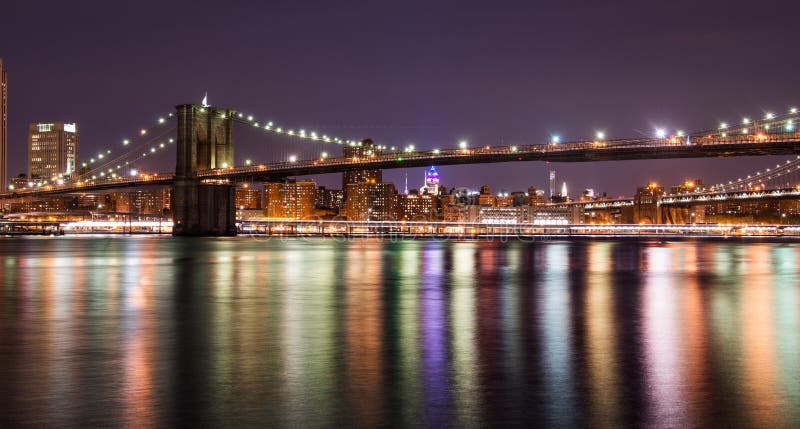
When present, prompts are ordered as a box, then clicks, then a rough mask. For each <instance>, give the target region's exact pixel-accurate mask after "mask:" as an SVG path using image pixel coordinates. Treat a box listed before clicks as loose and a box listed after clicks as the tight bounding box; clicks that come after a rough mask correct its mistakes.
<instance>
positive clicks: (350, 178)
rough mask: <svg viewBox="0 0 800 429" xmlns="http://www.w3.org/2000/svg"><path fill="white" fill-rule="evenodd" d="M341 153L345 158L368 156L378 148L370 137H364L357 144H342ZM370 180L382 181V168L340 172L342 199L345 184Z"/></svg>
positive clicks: (344, 192)
mask: <svg viewBox="0 0 800 429" xmlns="http://www.w3.org/2000/svg"><path fill="white" fill-rule="evenodd" d="M342 153H343V155H344V157H345V158H351V159H352V158H358V159H362V158H369V157H371V156H374V155H376V154H378V153H380V150H379V149H378V147H377V146H376V145H375V142H373V141H372V140H371V139H365V140H362V141H361V142H359V143H358V144H357V145H353V146H344V147H343V148H342ZM368 181H372V182H374V183H381V182H382V181H383V171H382V170H356V171H345V172H343V173H342V191H343V195H342V198H343V200H345V201H346V200H347V185H350V184H353V183H366V182H368Z"/></svg>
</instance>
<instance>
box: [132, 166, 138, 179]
mask: <svg viewBox="0 0 800 429" xmlns="http://www.w3.org/2000/svg"><path fill="white" fill-rule="evenodd" d="M138 175H139V172H138V171H137V170H136V169H135V168H134V169H132V170H131V177H136V176H138Z"/></svg>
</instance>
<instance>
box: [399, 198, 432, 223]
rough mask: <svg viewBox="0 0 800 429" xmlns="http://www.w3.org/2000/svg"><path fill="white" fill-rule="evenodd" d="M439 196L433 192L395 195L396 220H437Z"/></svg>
mask: <svg viewBox="0 0 800 429" xmlns="http://www.w3.org/2000/svg"><path fill="white" fill-rule="evenodd" d="M438 206H439V198H438V197H436V195H433V194H416V193H412V194H401V195H398V196H397V220H425V221H434V220H437V217H438V216H437V214H438Z"/></svg>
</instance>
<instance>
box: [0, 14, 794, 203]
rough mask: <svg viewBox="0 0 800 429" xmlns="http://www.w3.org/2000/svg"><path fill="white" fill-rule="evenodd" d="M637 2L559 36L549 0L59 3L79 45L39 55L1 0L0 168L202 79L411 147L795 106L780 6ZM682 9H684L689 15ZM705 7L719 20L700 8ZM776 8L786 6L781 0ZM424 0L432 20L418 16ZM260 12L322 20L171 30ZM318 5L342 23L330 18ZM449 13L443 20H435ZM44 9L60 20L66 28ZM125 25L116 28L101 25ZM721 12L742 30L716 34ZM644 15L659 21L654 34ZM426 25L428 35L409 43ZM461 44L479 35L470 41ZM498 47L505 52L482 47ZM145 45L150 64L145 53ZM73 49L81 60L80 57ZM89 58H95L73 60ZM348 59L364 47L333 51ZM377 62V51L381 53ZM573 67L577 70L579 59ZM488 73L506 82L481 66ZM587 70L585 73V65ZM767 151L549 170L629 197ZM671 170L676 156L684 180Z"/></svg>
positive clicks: (104, 137)
mask: <svg viewBox="0 0 800 429" xmlns="http://www.w3.org/2000/svg"><path fill="white" fill-rule="evenodd" d="M778 5H780V3H776V7H777V6H778ZM127 7H129V6H124V8H127ZM642 7H643V6H638V5H636V4H629V5H627V7H622V6H618V7H614V8H608V9H606V8H597V9H596V10H595V12H596V13H595V14H594V15H593V16H592V18H587V17H585V16H582V17H579V18H577V19H578V21H577V22H575V24H576V25H579V24H583V25H585V26H586V27H585V28H589V29H593V40H592V41H591V43H590V42H588V41H586V40H585V39H582V38H580V37H578V36H575V37H572V35H571V34H569V33H568V30H566V29H565V28H563V27H562V26H560V25H558V23H559V22H563V21H567V20H568V19H569V15H570V13H569V10H568V8H566V7H565V6H559V5H549V6H547V7H545V8H538V7H537V8H536V9H535V10H534V9H527V13H526V12H525V11H526V9H525V7H524V6H523V8H522V10H520V9H519V8H516V11H515V13H514V14H513V15H512V14H510V12H505V11H503V10H500V11H495V12H493V13H491V14H488V15H481V18H482V19H481V20H480V21H476V19H477V17H478V15H479V10H478V9H476V8H475V7H473V6H472V5H469V4H464V5H463V7H459V8H455V9H451V8H447V7H444V6H426V7H423V6H421V5H414V4H410V5H408V6H407V7H406V8H402V9H398V10H393V11H392V13H377V14H374V13H371V12H375V10H372V8H371V7H369V6H362V7H361V8H355V9H349V10H339V9H336V8H333V9H329V8H326V7H322V8H305V7H303V6H302V5H277V6H274V9H270V10H262V9H260V8H261V6H253V7H251V8H246V9H245V8H241V7H236V6H232V7H228V8H226V9H225V10H226V13H225V14H222V15H215V18H216V19H203V18H206V17H210V16H211V15H212V14H213V11H214V9H213V8H209V7H206V6H203V5H197V6H196V7H194V8H192V9H191V10H190V11H189V12H188V13H190V14H194V15H195V16H196V17H197V18H199V19H197V20H186V21H181V22H185V23H183V24H179V27H178V28H173V23H170V25H169V26H168V25H166V23H165V22H164V21H162V20H160V19H156V18H154V17H152V16H150V15H147V14H146V13H145V12H143V10H146V9H148V7H147V6H142V7H139V6H137V7H136V8H133V7H132V6H130V8H131V9H127V10H125V12H129V13H121V14H116V15H115V16H118V17H119V18H117V20H115V21H111V22H105V21H104V22H103V23H99V20H96V19H93V18H94V17H96V16H97V15H98V14H102V13H103V7H99V8H97V9H95V8H88V7H86V6H80V5H78V6H73V5H70V6H69V7H67V6H61V5H55V6H54V8H55V10H56V11H57V12H59V13H61V15H62V16H68V17H71V18H74V20H73V21H74V22H76V23H77V24H83V25H75V28H71V31H69V32H66V34H65V35H64V40H63V42H62V43H68V44H70V45H71V46H74V50H73V51H68V50H58V51H57V52H54V53H53V55H52V56H48V57H46V58H45V57H42V56H39V55H31V54H32V53H34V52H37V50H36V49H35V48H34V47H33V46H34V45H40V44H41V43H42V42H43V39H42V38H43V37H44V36H43V35H41V34H38V33H32V32H30V31H29V30H27V29H26V28H24V27H22V26H20V25H19V24H18V22H24V19H12V18H13V17H21V16H24V15H26V14H29V13H31V11H30V10H29V9H28V8H29V6H26V5H14V6H11V7H10V10H9V11H8V14H9V19H8V25H6V26H4V27H3V28H0V36H1V37H0V41H5V40H14V41H15V43H14V44H8V45H6V44H0V54H2V55H3V57H4V60H5V62H6V68H7V69H8V70H9V72H10V75H9V76H11V82H12V84H13V86H12V88H13V91H12V93H13V97H12V105H11V106H10V121H11V122H10V123H9V126H10V129H9V133H10V147H9V151H10V160H11V163H10V165H11V166H21V165H22V164H21V163H22V162H23V158H24V155H23V154H22V153H21V147H20V146H21V145H22V142H23V141H24V140H23V139H24V124H27V123H28V122H32V121H40V120H46V119H47V118H63V119H65V120H69V121H75V122H78V123H81V124H82V141H83V142H84V144H85V149H86V150H87V151H89V150H91V149H99V148H100V147H102V146H103V145H104V144H106V143H107V142H109V141H112V142H113V141H118V140H119V139H120V138H123V137H124V135H125V134H126V133H130V130H131V129H132V127H134V128H135V125H132V124H131V123H132V122H133V123H134V124H141V123H146V122H147V120H149V119H151V117H152V115H153V114H154V112H161V111H165V110H168V109H170V108H171V107H172V106H173V105H174V104H175V100H185V101H187V102H192V101H194V102H197V101H199V100H200V99H201V98H202V96H203V94H204V93H205V92H206V91H207V92H208V94H209V98H210V99H211V100H212V101H213V102H214V103H215V104H217V105H224V106H234V105H236V106H246V107H249V108H251V109H252V111H255V112H264V114H269V115H272V116H274V117H277V118H281V119H282V120H283V122H285V123H287V124H290V125H292V126H296V127H298V128H299V127H308V128H312V127H313V128H316V129H320V130H325V131H327V132H331V133H337V134H340V135H348V136H352V137H355V138H366V137H371V138H373V139H375V141H376V142H378V143H382V144H386V145H405V144H409V143H413V144H415V145H417V147H419V148H432V147H436V146H445V145H446V144H448V143H450V144H453V143H455V142H457V141H458V140H460V139H467V140H469V141H470V142H473V143H475V144H498V143H499V142H501V141H502V142H506V143H509V142H517V141H519V142H529V143H536V142H543V141H546V140H547V139H548V138H550V136H551V135H552V134H558V135H559V136H561V137H562V138H564V139H569V138H578V137H588V136H591V135H592V134H593V133H594V132H595V131H596V130H603V131H605V132H606V133H607V134H608V136H609V137H610V138H613V137H635V136H644V135H649V134H652V133H653V132H654V130H655V129H656V128H659V127H666V128H670V129H676V128H678V127H680V128H684V129H687V130H692V129H700V128H701V127H704V126H707V125H708V124H713V123H717V122H718V121H722V120H728V121H731V122H734V121H736V120H738V119H739V118H740V117H743V116H758V115H759V114H761V113H763V111H766V110H768V109H773V110H776V111H779V110H782V109H785V108H786V107H788V106H791V105H793V104H797V103H800V101H798V96H797V95H795V94H798V91H797V89H798V87H797V84H796V83H795V80H794V79H793V77H792V76H791V73H789V72H787V71H786V70H791V69H792V68H793V67H792V63H793V62H797V61H800V60H797V59H795V58H793V57H791V56H788V57H784V56H783V55H780V54H781V52H782V50H781V49H780V44H779V43H778V44H775V43H770V42H771V41H773V40H785V39H787V38H788V37H789V36H790V35H791V34H792V33H791V31H792V30H791V28H792V27H791V25H793V24H791V20H790V18H789V16H791V13H786V14H781V15H780V16H777V17H775V18H773V19H771V20H770V24H769V26H766V25H764V24H761V23H753V22H751V20H750V19H749V14H748V13H746V12H745V11H743V10H739V9H737V8H725V9H722V10H719V11H716V8H714V7H713V6H711V5H693V4H692V5H691V7H690V5H689V3H680V2H678V3H670V4H669V5H659V6H658V7H656V8H655V9H654V10H652V9H648V17H650V18H649V19H650V20H651V21H653V22H652V24H653V26H650V25H648V26H643V25H629V24H628V23H629V20H628V17H630V16H635V15H636V14H637V12H641V8H642ZM648 7H649V6H648ZM687 9H688V10H692V11H694V13H692V14H687V13H686V12H685V11H686V10H687ZM712 9H714V10H715V12H716V13H715V14H714V16H717V17H718V19H717V20H713V21H710V22H709V21H707V20H702V19H701V18H700V17H701V16H706V14H708V13H710V10H712ZM782 9H783V10H786V5H783V7H782ZM158 10H159V12H160V14H165V15H168V14H170V13H177V6H173V5H162V6H160V7H159V8H158ZM422 10H424V11H425V12H426V14H425V15H426V16H428V18H424V17H423V16H422V15H420V14H419V12H420V11H422ZM259 12H261V13H259ZM269 13H281V14H282V15H283V16H286V17H288V18H289V21H291V19H301V17H302V20H303V22H309V28H311V27H314V28H318V30H314V31H303V32H302V34H301V33H298V32H297V31H293V30H292V27H289V26H287V25H288V24H286V23H278V24H276V25H274V26H271V27H270V28H261V29H260V30H255V29H254V28H256V27H248V26H247V25H242V26H236V27H235V29H234V30H233V33H229V35H228V36H226V37H227V38H229V39H230V40H234V41H236V43H233V44H227V43H225V44H223V45H220V43H221V41H218V40H214V39H213V38H212V40H210V41H209V43H210V44H209V45H205V46H206V47H204V48H201V47H200V45H195V46H180V45H179V43H180V41H179V40H177V39H176V38H175V37H173V36H172V34H176V33H175V31H176V30H180V29H182V30H185V31H190V32H200V30H201V29H202V30H213V29H214V28H219V26H221V25H224V26H225V28H226V29H227V30H228V31H230V28H231V27H230V25H227V24H229V23H231V22H237V21H241V22H244V23H251V24H255V23H257V22H259V20H260V19H262V17H263V16H265V15H268V14H269ZM331 14H333V16H334V17H336V18H337V19H339V20H338V21H330V20H329V17H330V16H331ZM449 14H453V15H454V16H453V17H452V18H453V19H452V20H451V19H448V20H444V19H443V18H444V17H445V16H448V15H449ZM54 15H58V14H54ZM365 15H369V16H371V18H372V19H371V20H370V21H368V22H366V23H364V22H362V21H361V20H360V17H361V16H365ZM42 19H43V20H44V23H45V24H51V25H52V26H53V27H54V29H56V30H57V29H59V28H61V27H62V26H63V25H66V24H62V23H59V22H56V21H54V20H52V18H48V17H43V18H42ZM134 21H135V24H134ZM329 21H330V22H329ZM199 22H207V24H208V25H206V26H201V25H200V24H199ZM333 22H336V24H334V23H333ZM456 22H467V23H472V24H475V25H476V26H477V27H476V29H477V30H478V33H481V32H484V33H486V34H491V35H492V36H491V37H489V38H485V39H484V38H476V36H475V35H474V34H473V33H474V32H470V31H469V30H468V29H467V28H466V27H464V26H461V25H457V24H455V23H456ZM570 22H572V21H570ZM700 22H702V26H701V25H698V24H699V23H700ZM112 23H113V25H111V24H112ZM128 23H130V25H127V26H128V27H130V28H131V31H130V33H128V34H129V35H126V36H121V35H119V34H117V33H116V32H114V31H113V28H117V27H118V26H120V25H121V26H126V24H128ZM311 23H313V24H315V25H314V26H311V25H310V24H311ZM401 23H402V25H401ZM600 23H602V25H601V24H600ZM408 24H413V25H416V28H418V34H415V35H413V36H409V35H406V34H405V32H404V30H405V28H406V27H405V26H406V25H408ZM790 24H791V25H790ZM359 25H361V26H364V27H360V26H359ZM733 25H736V26H740V27H741V29H740V30H741V31H738V32H735V33H731V32H726V30H725V29H726V28H729V27H730V26H733ZM180 26H183V27H180ZM81 27H85V28H86V29H85V30H84V29H81ZM112 27H113V28H112ZM645 27H646V28H645ZM651 27H658V28H659V30H658V31H655V32H653V31H650V30H651ZM144 28H147V29H148V30H147V31H145V30H144ZM356 28H365V29H370V30H374V31H373V33H374V37H373V38H368V37H366V38H365V37H363V34H364V33H363V30H359V31H356V30H355V29H356ZM533 28H535V29H536V31H537V32H538V33H537V34H539V36H538V37H536V38H531V37H528V36H530V31H531V30H530V29H533ZM610 28H614V29H615V31H614V32H612V31H610V30H609V29H610ZM323 30H330V31H326V32H324V34H325V35H326V36H325V37H326V38H329V40H324V39H323V38H322V36H321V34H322V33H320V31H323ZM98 33H99V34H104V35H107V36H108V39H107V40H108V42H109V45H113V46H114V48H113V49H109V48H107V47H106V46H105V45H100V44H99V43H98V42H97V40H98V38H97V37H95V35H96V34H98ZM401 34H402V35H403V36H402V37H401V36H400V35H401ZM721 34H724V35H725V37H722V36H721ZM423 38H424V40H426V41H427V42H426V43H425V45H424V46H425V48H421V49H415V47H417V46H420V45H419V41H420V40H422V39H423ZM450 38H456V39H458V40H459V43H458V44H454V43H453V42H452V40H451V39H450ZM368 39H370V40H368ZM262 40H270V41H273V42H272V43H269V44H268V46H269V50H267V52H274V55H275V57H276V58H281V59H282V60H281V62H280V64H281V66H280V67H270V66H269V65H270V64H271V62H270V61H269V60H268V59H267V58H268V57H269V56H266V57H263V58H262V56H260V55H254V54H253V53H254V52H264V51H263V49H258V48H259V46H257V45H259V44H260V43H261V42H260V41H262ZM0 43H1V42H0ZM104 43H105V42H104ZM695 45H696V46H695ZM179 46H180V48H179ZM223 46H224V48H223ZM334 46H335V47H336V49H343V50H344V51H343V52H341V55H332V54H331V52H333V51H332V50H330V49H332V48H333V47H334ZM462 46H475V47H476V49H477V48H480V49H478V50H475V51H469V50H464V48H463V47H462ZM498 46H503V47H504V48H505V49H492V48H494V47H498ZM755 47H758V51H759V52H760V53H761V55H763V56H765V57H769V56H773V55H774V56H780V57H781V58H782V61H784V62H785V63H788V64H787V67H784V68H780V69H778V70H776V69H769V70H765V73H768V75H769V79H759V80H755V79H754V77H755V76H756V75H757V73H758V72H759V71H761V70H762V69H761V66H760V65H758V64H757V62H752V63H751V62H746V63H744V64H742V63H741V62H740V61H739V60H738V58H739V55H738V53H739V52H741V51H746V50H748V49H749V48H755ZM204 49H208V50H210V51H214V52H218V53H223V52H224V55H222V58H224V61H214V60H213V59H212V60H210V62H209V63H208V64H206V67H203V68H197V67H191V70H190V68H189V65H191V64H195V61H194V60H192V58H195V57H204V56H205V55H202V54H203V52H202V50H204ZM710 51H713V52H717V53H719V55H717V56H715V59H714V61H711V62H710V63H708V62H706V61H705V58H706V54H707V53H708V52H710ZM168 52H169V55H167V53H168ZM477 52H484V53H487V54H486V58H482V57H476V56H475V55H476V53H477ZM90 53H93V54H94V55H90ZM379 54H380V55H379ZM145 55H148V56H153V57H154V58H157V59H158V60H156V61H141V59H142V58H144V56H145ZM78 57H80V58H83V59H84V60H82V61H81V62H76V61H75V58H78ZM100 57H102V58H104V60H103V61H91V60H85V59H86V58H100ZM214 57H215V56H214V55H212V56H211V57H209V58H214ZM343 58H363V61H352V60H347V61H346V62H344V60H343ZM376 58H380V59H381V60H380V61H379V62H377V63H376V62H375V59H376ZM479 58H480V60H478V59H479ZM487 60H488V61H487ZM316 62H324V63H325V64H330V66H329V67H327V68H326V70H327V73H324V74H322V75H321V76H315V78H314V79H313V80H309V79H308V77H309V75H308V72H305V71H303V69H304V67H305V65H306V64H310V63H316ZM623 64H624V67H617V65H623ZM686 64H705V65H704V66H703V67H686ZM498 66H499V67H498ZM134 70H135V72H134ZM581 70H586V72H585V73H584V72H580V73H579V71H581ZM490 72H491V73H493V74H496V75H498V76H502V77H503V79H501V80H488V81H487V80H485V79H483V77H485V76H487V75H488V74H489V73H490ZM584 74H586V75H587V76H588V77H589V78H588V79H582V78H581V76H582V75H584ZM676 76H677V78H673V77H676ZM97 77H102V79H97ZM234 77H235V78H234ZM143 79H144V80H143ZM144 82H146V83H144ZM356 82H357V83H358V84H356ZM477 82H479V83H477ZM487 82H491V83H490V84H489V83H487ZM476 83H477V84H476ZM645 88H646V90H645ZM45 95H48V96H49V97H50V98H49V99H47V102H46V103H45V102H42V100H43V99H45V98H43V97H44V96H45ZM254 100H256V101H254ZM388 101H391V102H390V103H389V102H388ZM388 105H391V106H393V107H392V108H389V107H388ZM108 106H116V108H114V109H109V108H107V107H108ZM385 106H387V107H385ZM397 106H401V107H397ZM240 143H242V145H241V146H240V147H242V150H249V151H250V152H252V153H254V155H257V150H256V149H257V147H256V146H254V145H255V142H248V141H241V142H240ZM248 144H250V147H247V146H248ZM778 159H779V158H775V159H774V160H773V159H764V160H763V161H762V160H746V159H741V160H735V159H734V160H728V159H726V160H718V159H710V160H702V161H695V160H687V161H679V160H678V161H646V162H638V163H634V162H629V161H624V162H621V163H617V162H610V163H598V164H594V165H591V166H588V167H587V166H582V165H565V164H557V165H556V168H557V169H558V170H559V171H561V172H562V174H563V175H565V176H568V177H572V178H573V179H572V182H574V187H575V188H584V187H588V186H589V185H590V184H591V186H594V187H596V188H598V189H603V190H606V191H607V192H609V193H610V194H612V195H618V194H622V193H625V194H629V191H628V190H627V185H626V184H627V183H629V182H636V183H642V182H646V181H649V180H659V181H661V182H669V183H671V182H678V181H680V180H681V179H682V178H683V176H689V177H693V176H699V175H701V173H706V174H704V176H705V177H706V179H707V180H708V181H709V182H714V181H715V180H718V179H723V178H728V177H731V176H735V175H736V173H737V172H739V171H741V170H742V169H743V168H744V167H745V166H750V165H752V163H753V162H756V163H761V162H763V165H765V166H768V165H770V164H773V163H774V161H777V160H778ZM676 167H680V169H681V170H682V173H681V174H680V177H678V173H676V170H678V168H676ZM443 168H444V171H443V173H446V174H447V175H448V176H450V177H453V178H454V179H456V180H455V181H458V182H460V183H464V184H466V185H467V186H470V187H478V186H480V185H481V184H482V183H485V182H487V181H488V178H490V177H493V176H496V173H497V172H498V171H501V169H502V171H504V172H505V173H507V174H505V175H504V176H505V179H504V180H505V183H499V184H498V186H500V187H505V188H509V189H524V188H525V187H526V186H527V185H528V184H529V183H535V184H537V185H538V186H541V187H544V185H546V175H547V173H546V171H547V170H548V169H549V168H550V166H546V165H544V164H543V163H536V162H534V163H526V164H524V165H504V166H481V167H477V168H462V167H443ZM16 170H20V171H16ZM16 170H15V169H14V168H9V173H8V176H13V175H16V174H17V173H20V172H23V171H22V169H21V168H16ZM623 172H624V173H625V174H624V175H623V174H622V173H623ZM403 175H404V172H403V171H392V172H387V180H391V181H392V182H394V183H396V184H399V183H402V177H403ZM630 176H634V177H630ZM317 180H318V182H320V183H323V184H328V185H332V184H334V183H335V182H336V181H337V179H336V178H333V177H323V178H317Z"/></svg>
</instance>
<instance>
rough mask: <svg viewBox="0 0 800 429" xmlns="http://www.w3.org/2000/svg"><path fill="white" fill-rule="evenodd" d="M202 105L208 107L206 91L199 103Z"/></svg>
mask: <svg viewBox="0 0 800 429" xmlns="http://www.w3.org/2000/svg"><path fill="white" fill-rule="evenodd" d="M201 104H202V105H203V107H208V92H206V93H205V95H204V96H203V102H202V103H201Z"/></svg>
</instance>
